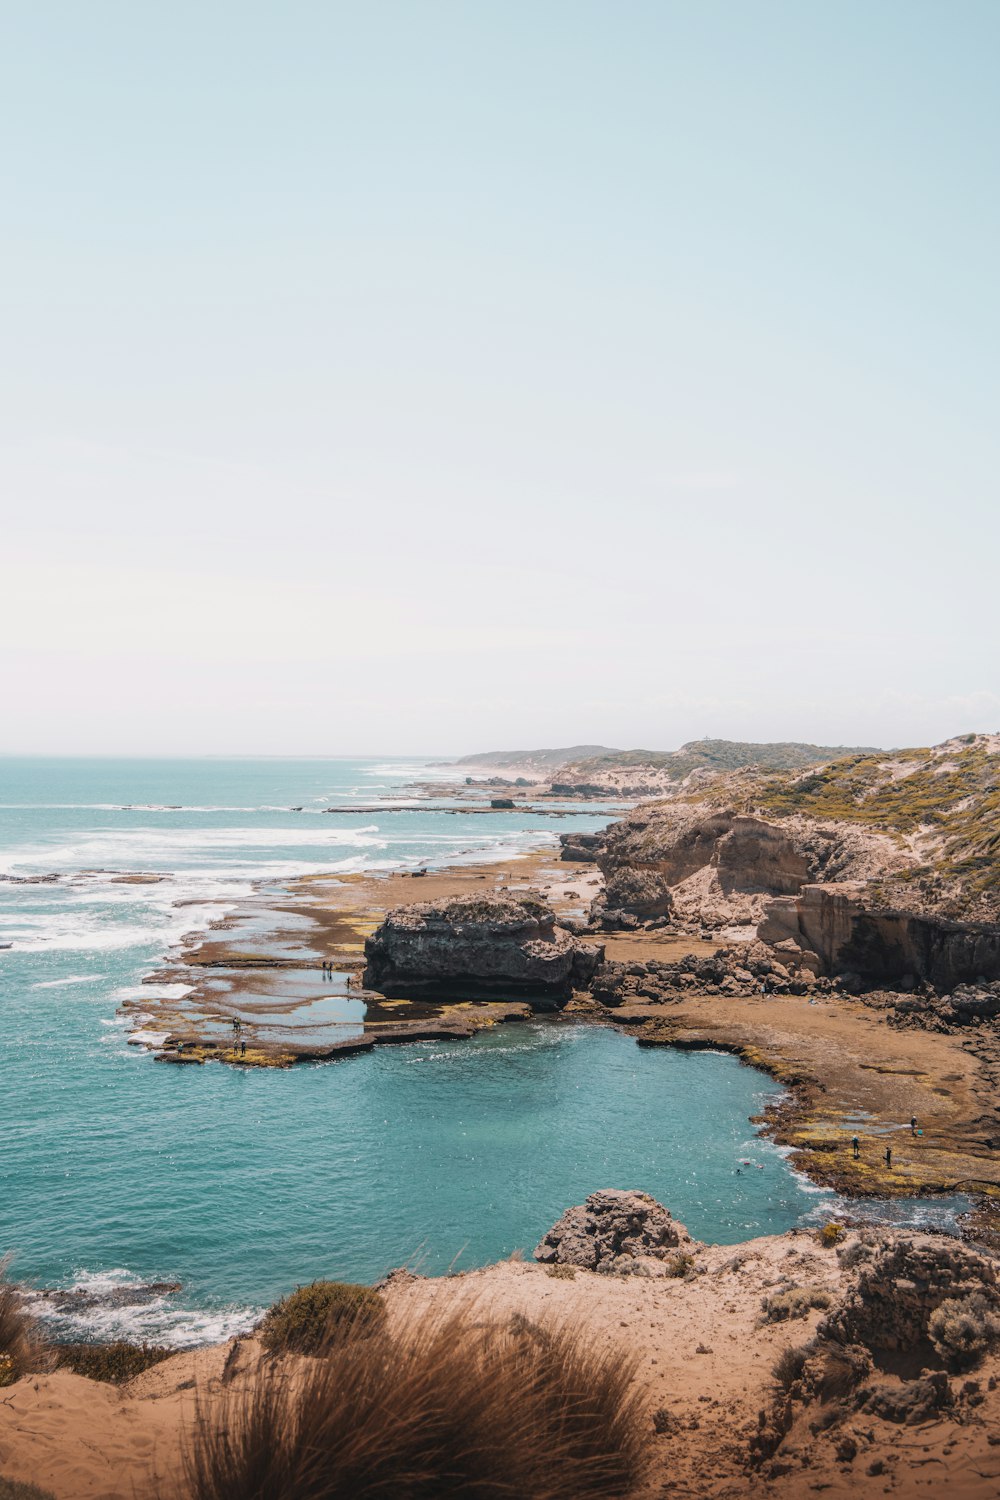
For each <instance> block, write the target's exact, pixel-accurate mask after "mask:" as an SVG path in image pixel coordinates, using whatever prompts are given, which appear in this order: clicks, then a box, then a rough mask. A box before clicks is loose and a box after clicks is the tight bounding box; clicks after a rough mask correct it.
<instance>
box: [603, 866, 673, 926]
mask: <svg viewBox="0 0 1000 1500" xmlns="http://www.w3.org/2000/svg"><path fill="white" fill-rule="evenodd" d="M672 905H673V898H672V896H671V894H670V886H669V885H668V884H667V882H666V880H665V879H664V878H663V876H662V875H660V874H658V873H657V871H656V870H646V869H642V868H639V867H636V866H634V865H622V866H620V867H619V868H618V869H617V870H613V871H612V873H611V874H610V875H609V876H608V879H607V883H606V884H605V887H604V890H603V892H602V894H601V895H600V896H599V897H598V899H597V901H595V902H594V906H593V908H592V909H591V918H592V919H593V920H595V921H603V922H606V923H607V922H609V921H610V922H615V921H616V919H620V914H621V913H623V912H624V913H626V914H627V915H629V916H633V917H639V918H640V919H645V920H648V919H649V918H650V917H667V916H669V915H670V911H671V907H672Z"/></svg>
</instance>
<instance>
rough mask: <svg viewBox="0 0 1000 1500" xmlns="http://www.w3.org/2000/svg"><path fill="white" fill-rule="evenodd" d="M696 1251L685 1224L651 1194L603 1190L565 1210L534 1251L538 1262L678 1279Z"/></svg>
mask: <svg viewBox="0 0 1000 1500" xmlns="http://www.w3.org/2000/svg"><path fill="white" fill-rule="evenodd" d="M694 1247H695V1242H694V1241H693V1240H692V1239H691V1236H690V1235H689V1234H688V1232H687V1230H686V1229H685V1228H684V1225H683V1224H680V1223H678V1222H677V1220H676V1219H674V1218H672V1217H671V1215H670V1213H669V1212H668V1210H667V1209H665V1208H664V1207H663V1205H662V1204H661V1203H657V1201H656V1199H655V1198H651V1197H650V1196H649V1194H648V1193H630V1192H622V1191H620V1190H619V1189H617V1188H602V1189H601V1190H600V1191H599V1192H596V1193H591V1195H590V1197H589V1198H588V1199H587V1201H586V1203H583V1204H580V1205H579V1206H578V1207H576V1208H568V1209H567V1210H566V1212H565V1213H564V1214H563V1216H562V1218H561V1219H559V1220H558V1222H557V1223H555V1224H553V1226H552V1228H551V1229H550V1230H549V1232H548V1233H547V1234H546V1235H545V1236H544V1237H543V1238H542V1240H541V1242H540V1243H539V1244H538V1245H537V1246H536V1247H535V1259H536V1260H540V1261H543V1262H545V1263H547V1264H558V1265H564V1266H582V1267H583V1268H584V1269H585V1270H588V1271H601V1272H603V1273H605V1274H606V1275H618V1276H663V1275H677V1274H679V1272H680V1271H681V1269H682V1264H683V1263H682V1262H681V1260H680V1257H681V1256H682V1255H683V1253H684V1251H685V1249H686V1248H687V1249H691V1248H694ZM687 1263H688V1264H690V1262H687Z"/></svg>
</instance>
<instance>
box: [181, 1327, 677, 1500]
mask: <svg viewBox="0 0 1000 1500" xmlns="http://www.w3.org/2000/svg"><path fill="white" fill-rule="evenodd" d="M359 1332H360V1330H359V1327H358V1325H357V1323H356V1322H354V1323H352V1322H347V1323H342V1324H341V1325H340V1326H339V1328H338V1329H337V1332H336V1334H335V1336H334V1338H333V1339H332V1340H331V1341H330V1342H328V1343H327V1345H326V1348H325V1350H324V1352H323V1356H322V1358H319V1359H315V1360H312V1361H310V1362H309V1364H308V1366H307V1367H306V1368H305V1369H303V1368H302V1366H301V1365H300V1364H298V1363H296V1364H294V1365H293V1366H290V1367H289V1366H286V1367H284V1368H275V1367H273V1366H270V1367H264V1368H263V1369H262V1370H261V1372H260V1374H259V1375H258V1377H257V1378H256V1379H255V1380H254V1381H252V1382H251V1384H250V1385H249V1386H247V1387H246V1388H244V1389H242V1390H235V1391H233V1392H231V1393H230V1394H229V1395H228V1396H227V1397H226V1398H225V1399H224V1400H223V1401H222V1402H221V1403H215V1404H209V1403H208V1402H205V1401H203V1402H202V1403H201V1405H200V1407H199V1413H198V1418H197V1422H196V1425H195V1429H194V1432H193V1434H192V1436H191V1439H190V1443H189V1446H188V1449H187V1452H186V1457H185V1467H186V1473H187V1481H188V1491H189V1493H190V1495H191V1497H192V1500H246V1497H247V1496H248V1495H267V1496H268V1497H269V1500H333V1497H335V1496H336V1497H339V1496H343V1495H352V1496H358V1497H365V1500H382V1497H384V1500H390V1497H395V1496H400V1495H406V1496H407V1500H438V1497H447V1496H463V1497H472V1496H474V1497H477V1500H479V1497H481V1500H494V1497H495V1500H501V1497H506V1496H511V1495H524V1496H545V1497H546V1500H564V1497H565V1500H589V1497H593V1500H598V1497H602V1500H604V1497H613V1496H621V1495H624V1494H626V1493H627V1492H628V1490H629V1489H630V1488H631V1487H632V1486H633V1485H634V1483H635V1482H636V1480H637V1479H638V1478H639V1477H640V1475H641V1473H642V1471H643V1468H644V1465H645V1459H646V1453H647V1451H648V1450H647V1445H646V1433H645V1427H646V1418H645V1413H644V1408H643V1405H642V1400H641V1397H640V1396H639V1395H638V1394H637V1392H636V1389H635V1386H634V1377H635V1373H636V1360H635V1359H634V1358H633V1357H631V1356H630V1355H628V1354H623V1353H622V1351H621V1350H620V1349H617V1348H611V1347H609V1346H607V1345H606V1344H605V1343H604V1342H603V1341H599V1340H598V1339H597V1338H596V1337H595V1336H594V1335H593V1334H591V1333H587V1332H585V1331H582V1330H581V1329H579V1328H578V1327H576V1328H570V1327H560V1326H556V1325H544V1324H540V1323H535V1322H533V1321H531V1320H529V1319H527V1318H525V1317H523V1316H518V1315H515V1316H514V1317H511V1318H507V1319H505V1320H502V1321H497V1320H494V1319H490V1318H484V1317H481V1316H477V1315H476V1313H475V1311H471V1312H470V1311H464V1312H457V1313H455V1312H453V1313H449V1314H442V1313H439V1312H436V1311H433V1310H431V1311H428V1312H424V1313H422V1314H419V1315H417V1314H414V1315H412V1316H410V1317H408V1318H407V1319H405V1320H404V1322H403V1323H402V1325H401V1326H398V1327H397V1328H396V1329H394V1331H392V1332H389V1331H388V1329H387V1328H386V1327H385V1326H384V1325H382V1326H379V1327H378V1328H377V1329H373V1328H372V1327H371V1326H366V1327H365V1329H364V1332H365V1336H364V1337H358V1333H359Z"/></svg>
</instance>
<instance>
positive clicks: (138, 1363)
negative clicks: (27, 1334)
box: [56, 1339, 177, 1385]
mask: <svg viewBox="0 0 1000 1500" xmlns="http://www.w3.org/2000/svg"><path fill="white" fill-rule="evenodd" d="M176 1353H177V1350H176V1349H167V1348H164V1346H163V1345H162V1344H132V1343H129V1342H128V1340H126V1339H120V1340H118V1341H117V1342H115V1343H113V1344H59V1345H57V1346H56V1357H57V1360H58V1363H59V1368H60V1369H62V1370H72V1371H73V1374H74V1375H83V1376H85V1377H86V1379H87V1380H104V1381H106V1382H107V1383H108V1384H109V1385H124V1383H125V1381H126V1380H132V1379H133V1378H134V1377H135V1376H136V1375H141V1374H142V1372H143V1370H148V1369H150V1368H151V1367H152V1366H153V1365H158V1364H160V1363H161V1361H162V1360H165V1359H169V1358H170V1356H171V1355H172V1354H176Z"/></svg>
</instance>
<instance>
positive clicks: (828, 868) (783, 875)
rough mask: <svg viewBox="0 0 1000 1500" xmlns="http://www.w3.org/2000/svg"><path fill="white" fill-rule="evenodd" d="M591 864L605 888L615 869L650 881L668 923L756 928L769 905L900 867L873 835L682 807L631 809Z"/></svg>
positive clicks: (892, 848) (792, 820)
mask: <svg viewBox="0 0 1000 1500" xmlns="http://www.w3.org/2000/svg"><path fill="white" fill-rule="evenodd" d="M596 856H597V863H598V864H599V865H600V867H601V869H602V871H603V872H604V875H605V878H606V880H608V881H609V882H610V881H611V879H612V877H613V875H614V873H615V872H616V871H618V870H622V869H630V870H646V871H649V872H650V873H652V874H655V875H657V876H658V877H659V878H660V880H661V881H663V882H664V883H665V885H666V886H668V887H669V888H670V890H671V895H672V913H673V916H674V918H675V920H677V921H680V922H682V923H687V924H689V925H694V924H697V925H700V926H707V927H725V926H732V925H744V924H751V925H756V923H757V922H759V921H760V920H761V918H762V917H763V915H764V913H765V910H766V909H767V907H768V905H769V903H770V902H771V901H773V900H774V898H776V897H788V898H791V897H794V896H795V895H796V894H797V893H798V892H799V891H801V890H802V889H803V887H805V886H807V885H809V884H810V883H813V882H818V881H823V882H826V881H829V880H833V879H837V880H843V879H845V878H848V877H852V878H853V877H856V878H859V879H860V878H864V879H865V880H867V879H870V878H871V877H872V876H873V875H874V874H878V873H884V871H885V870H886V869H890V868H895V867H896V866H897V865H898V864H900V863H901V862H902V863H905V859H904V857H903V856H902V855H901V854H900V853H899V851H898V850H897V849H896V848H895V846H894V845H893V844H892V841H891V840H888V839H886V838H884V837H883V836H881V835H876V834H871V833H869V832H867V831H862V830H858V829H854V828H846V829H845V828H834V827H824V826H821V825H819V824H817V823H816V822H815V821H814V820H810V819H802V818H783V819H769V818H766V817H762V816H758V815H756V814H751V813H746V812H739V811H736V810H735V809H733V808H725V807H720V808H709V807H706V805H705V804H704V803H700V804H699V803H697V802H691V801H688V802H683V803H682V802H673V803H657V804H655V805H651V806H650V805H647V806H644V807H639V808H636V809H635V810H634V811H633V812H632V813H630V814H629V815H628V816H627V817H625V818H623V819H622V820H621V821H620V822H618V823H615V824H612V826H611V827H610V828H608V829H607V830H606V832H605V833H604V835H603V836H602V837H601V841H600V844H599V845H598V846H597V848H596ZM608 909H609V910H614V907H612V906H611V905H610V903H609V904H608ZM622 909H623V910H626V911H627V910H628V908H627V907H622ZM605 925H607V924H605Z"/></svg>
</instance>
